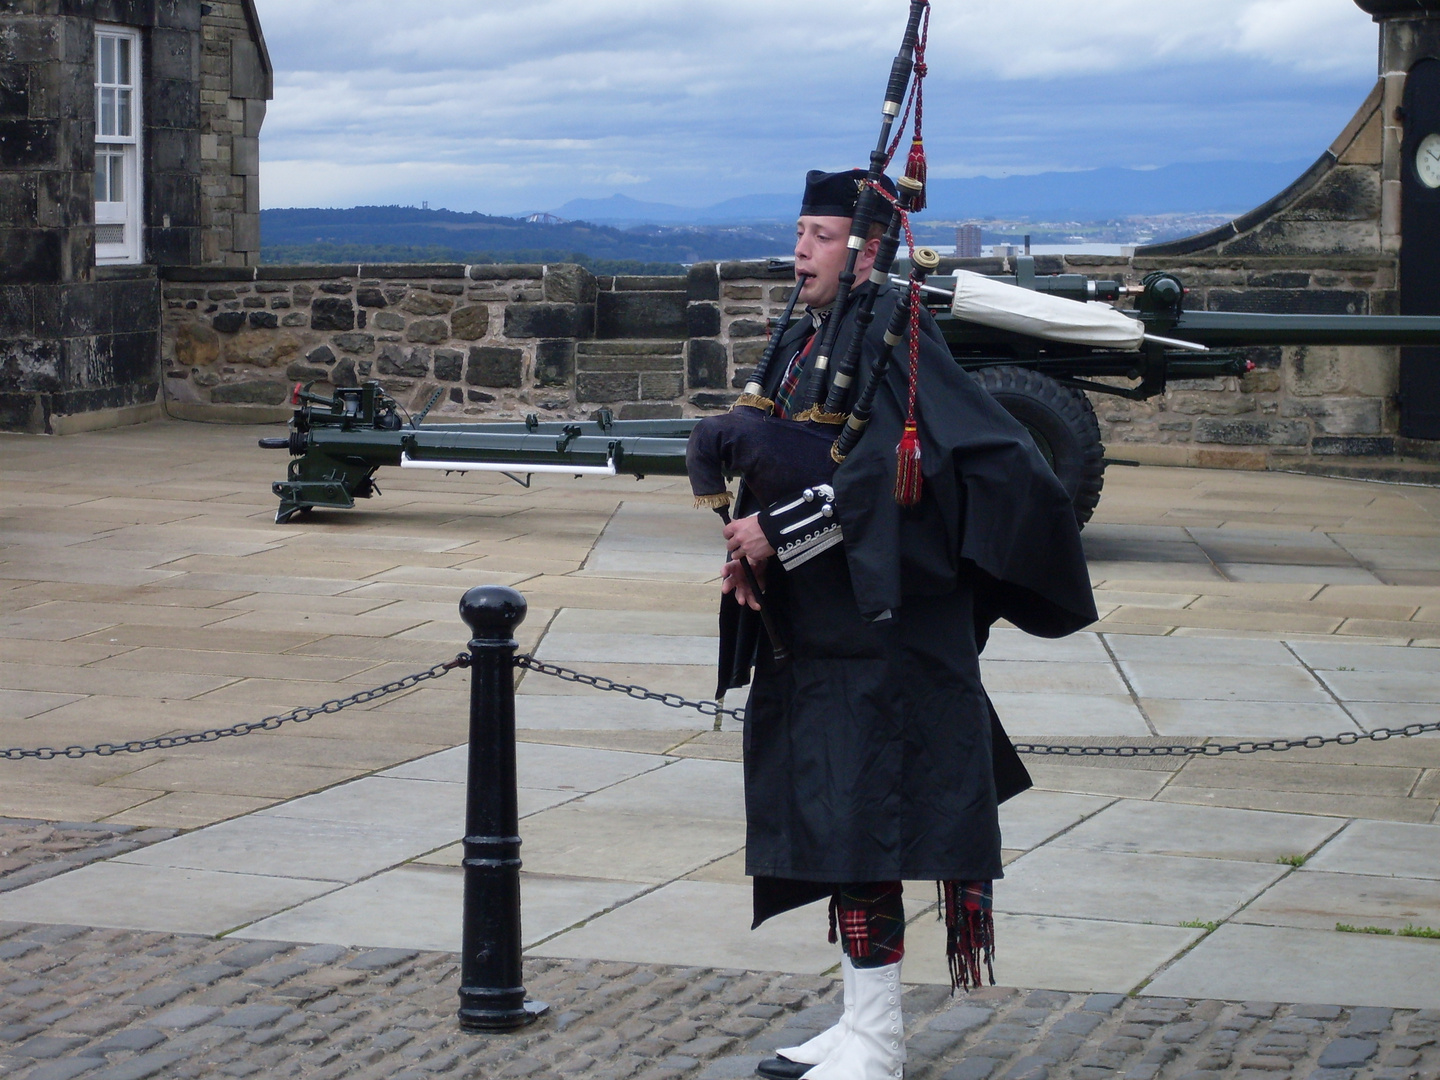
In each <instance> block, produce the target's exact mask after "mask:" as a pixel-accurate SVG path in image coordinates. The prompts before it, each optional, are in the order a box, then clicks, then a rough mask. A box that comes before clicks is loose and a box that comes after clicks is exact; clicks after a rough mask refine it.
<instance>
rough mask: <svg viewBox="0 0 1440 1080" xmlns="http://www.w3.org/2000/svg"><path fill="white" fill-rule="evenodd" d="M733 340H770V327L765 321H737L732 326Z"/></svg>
mask: <svg viewBox="0 0 1440 1080" xmlns="http://www.w3.org/2000/svg"><path fill="white" fill-rule="evenodd" d="M730 336H731V337H732V338H758V337H764V338H768V337H769V336H770V327H769V325H768V324H767V323H766V322H765V320H763V319H736V320H735V321H734V322H732V323H731V324H730Z"/></svg>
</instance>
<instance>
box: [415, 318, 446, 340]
mask: <svg viewBox="0 0 1440 1080" xmlns="http://www.w3.org/2000/svg"><path fill="white" fill-rule="evenodd" d="M449 337H450V327H449V325H448V324H447V323H446V322H445V320H444V319H416V320H415V321H414V322H412V323H411V324H410V325H409V327H407V328H406V330H405V340H406V341H418V342H421V343H423V344H425V345H438V344H440V343H441V342H442V341H446V340H448V339H449Z"/></svg>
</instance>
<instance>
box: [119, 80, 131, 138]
mask: <svg viewBox="0 0 1440 1080" xmlns="http://www.w3.org/2000/svg"><path fill="white" fill-rule="evenodd" d="M115 93H116V99H115V110H116V113H117V114H118V120H119V123H118V124H117V125H116V128H117V130H118V133H119V134H121V135H133V134H135V133H134V132H133V131H131V130H130V128H131V124H130V91H129V90H117V91H116V92H115Z"/></svg>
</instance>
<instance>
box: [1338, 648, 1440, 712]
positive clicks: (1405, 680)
mask: <svg viewBox="0 0 1440 1080" xmlns="http://www.w3.org/2000/svg"><path fill="white" fill-rule="evenodd" d="M1436 659H1440V657H1437V658H1436ZM1318 674H1319V676H1320V678H1321V679H1322V680H1324V682H1325V685H1326V686H1328V687H1329V688H1330V690H1331V691H1332V692H1333V693H1334V694H1335V696H1336V697H1338V698H1339V699H1340V700H1341V701H1399V702H1413V703H1424V704H1428V705H1436V704H1440V672H1433V671H1321V672H1319V673H1318ZM1437 711H1440V710H1437Z"/></svg>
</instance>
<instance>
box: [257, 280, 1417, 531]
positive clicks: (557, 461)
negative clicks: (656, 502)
mask: <svg viewBox="0 0 1440 1080" xmlns="http://www.w3.org/2000/svg"><path fill="white" fill-rule="evenodd" d="M970 277H971V278H978V275H970ZM984 280H985V281H988V282H994V283H997V284H1001V285H1005V286H1011V287H1014V288H1016V289H1019V290H1028V291H1029V293H1030V294H1031V295H1032V296H1044V295H1048V296H1049V297H1054V298H1057V299H1059V300H1060V301H1061V303H1062V304H1064V303H1065V302H1075V301H1080V302H1090V301H1094V302H1102V303H1103V302H1111V303H1113V302H1115V301H1118V300H1120V299H1121V298H1122V297H1124V296H1126V295H1127V294H1132V295H1133V296H1134V301H1135V306H1134V310H1133V311H1130V312H1126V313H1125V314H1126V315H1127V316H1129V317H1131V318H1133V319H1137V320H1138V321H1139V323H1140V326H1141V328H1143V331H1144V339H1143V341H1142V342H1141V343H1140V344H1139V347H1138V348H1131V349H1119V348H1111V347H1107V346H1105V345H1095V344H1085V343H1078V342H1077V341H1074V340H1055V339H1051V338H1047V337H1044V336H1039V335H1037V334H1032V333H1025V332H1019V331H1016V330H1013V329H1004V328H999V327H997V326H995V325H986V324H982V323H978V322H975V321H972V320H970V319H964V318H959V317H957V316H956V315H954V314H952V310H951V302H950V297H951V295H952V294H953V293H954V292H955V290H956V288H957V286H958V285H959V283H960V282H959V278H958V277H956V278H952V279H950V280H949V281H947V279H946V278H944V277H932V278H930V280H929V284H927V285H926V286H925V290H926V303H927V306H929V307H930V308H931V311H932V313H933V314H934V315H935V318H936V321H937V322H938V324H939V326H940V328H941V331H942V332H943V333H944V335H945V339H946V341H947V343H948V344H949V346H950V352H951V354H952V355H953V356H954V358H955V361H956V362H957V363H958V364H960V365H961V366H962V367H963V368H965V369H966V370H967V371H969V372H971V373H972V374H973V375H974V376H975V377H976V378H977V379H978V380H979V381H980V382H981V384H982V385H984V386H985V387H986V388H987V389H988V390H989V391H990V392H991V393H992V394H993V395H994V396H995V397H996V399H997V400H998V401H999V402H1000V403H1001V404H1002V405H1003V406H1004V407H1005V408H1006V409H1007V410H1009V412H1010V413H1011V414H1012V415H1014V416H1015V417H1016V419H1018V420H1019V421H1020V422H1021V423H1022V424H1024V425H1025V427H1026V428H1027V429H1028V430H1029V431H1030V433H1031V436H1032V437H1033V438H1034V440H1035V443H1036V446H1037V448H1038V449H1039V450H1040V452H1041V454H1043V455H1044V457H1045V458H1046V460H1047V461H1048V462H1049V463H1050V465H1051V467H1052V468H1053V469H1054V470H1055V473H1056V476H1057V477H1059V479H1060V481H1061V482H1062V483H1063V484H1064V486H1065V489H1066V491H1068V492H1069V494H1070V496H1071V499H1072V501H1073V502H1074V504H1075V513H1076V518H1077V520H1079V522H1080V523H1081V525H1084V524H1085V522H1087V521H1088V520H1089V519H1090V516H1091V515H1092V514H1093V512H1094V510H1095V506H1096V504H1097V503H1098V502H1099V498H1100V491H1101V487H1102V485H1103V482H1104V472H1105V466H1106V464H1107V460H1106V458H1105V448H1104V445H1103V443H1102V442H1101V438H1100V427H1099V423H1098V422H1097V420H1096V418H1095V411H1094V408H1093V406H1092V405H1091V403H1090V399H1089V397H1088V396H1087V394H1086V391H1090V392H1094V393H1102V394H1111V395H1116V396H1120V397H1124V398H1129V399H1132V400H1143V399H1146V398H1150V397H1154V396H1156V395H1158V394H1161V393H1163V392H1164V391H1165V387H1166V385H1167V384H1168V383H1169V381H1170V380H1172V379H1203V378H1215V377H1221V376H1227V375H1231V376H1235V375H1243V374H1245V372H1246V371H1247V370H1249V369H1250V368H1251V367H1252V366H1253V365H1252V364H1251V363H1250V361H1249V360H1248V359H1247V358H1246V356H1245V352H1246V351H1247V350H1249V349H1251V348H1255V347H1257V346H1278V345H1440V316H1419V315H1412V316H1406V315H1283V314H1250V313H1241V312H1218V311H1188V310H1186V309H1185V307H1184V296H1185V288H1184V285H1183V283H1182V282H1181V281H1180V280H1179V279H1178V278H1177V277H1175V276H1174V275H1173V274H1167V273H1154V274H1151V275H1149V276H1148V277H1146V278H1145V280H1144V282H1143V283H1142V284H1141V285H1139V286H1125V285H1122V284H1121V283H1119V282H1116V281H1097V280H1093V279H1091V278H1088V277H1086V276H1084V275H1081V274H1052V275H1037V274H1036V273H1035V263H1034V260H1033V259H1031V258H1028V257H1024V256H1022V257H1020V258H1018V259H1017V260H1016V273H1015V274H1014V275H1005V276H996V277H989V278H987V279H984ZM991 291H992V292H994V290H991ZM1000 295H1002V296H1010V295H1012V294H1009V293H1006V292H1002V293H1000ZM1013 296H1014V297H1015V298H1017V299H1027V297H1026V294H1025V293H1015V294H1013ZM1052 306H1053V305H1052ZM1082 306H1085V307H1092V308H1093V307H1094V304H1084V305H1082ZM1100 379H1119V380H1124V382H1100V381H1097V380H1100ZM432 401H433V399H432ZM294 403H295V404H296V406H297V407H296V410H295V414H294V417H293V418H292V420H291V423H290V433H289V435H288V437H281V438H266V439H261V440H260V445H261V446H262V447H264V448H267V449H285V450H288V451H289V452H290V454H291V455H292V457H291V461H290V464H289V469H288V474H287V476H286V478H285V479H284V480H280V481H276V482H275V483H274V484H273V485H272V490H273V491H274V493H275V495H276V496H277V497H278V498H279V500H280V506H279V508H278V510H277V512H276V515H275V520H276V522H277V523H279V524H284V523H285V522H287V521H289V520H290V519H291V518H292V517H294V516H295V515H297V514H305V513H308V512H309V511H310V510H312V509H315V508H325V509H350V508H352V507H354V505H355V500H356V499H364V498H370V497H371V496H373V495H376V494H378V493H379V489H378V488H377V486H376V484H375V474H376V472H377V471H378V470H379V469H380V468H382V467H392V468H394V467H398V468H401V469H430V470H440V471H445V472H456V473H464V472H478V471H488V472H499V473H503V474H505V475H507V476H510V477H512V478H513V479H515V480H517V481H518V482H520V483H528V479H526V477H528V475H531V474H543V473H556V474H564V475H569V476H585V475H599V476H615V475H633V476H637V477H640V476H646V475H663V476H683V475H685V446H686V442H687V440H688V439H689V437H690V432H691V430H692V429H693V427H694V426H695V424H696V422H697V420H696V419H695V418H682V419H673V420H617V419H615V418H614V417H613V416H612V414H611V413H610V411H609V410H608V409H600V410H599V411H598V412H597V413H596V414H595V416H594V417H593V418H592V419H590V420H587V421H567V420H548V421H542V420H540V419H539V418H538V417H536V416H534V415H530V416H527V417H526V418H525V420H523V421H517V422H504V423H483V422H482V423H474V422H471V423H424V419H425V413H421V414H420V416H418V417H417V418H415V419H413V420H410V421H408V422H407V421H406V420H405V419H403V418H402V416H401V409H400V407H399V405H398V404H397V403H396V402H395V401H394V400H393V399H392V398H391V397H390V396H389V395H387V394H386V393H385V391H384V389H383V388H382V387H381V385H380V384H379V383H378V382H374V381H371V382H367V383H365V384H364V385H362V386H359V387H343V388H338V389H337V390H336V391H335V394H334V396H333V397H331V398H325V397H321V396H319V395H316V394H312V393H309V392H308V391H304V390H301V389H299V388H297V390H296V394H295V397H294Z"/></svg>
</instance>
